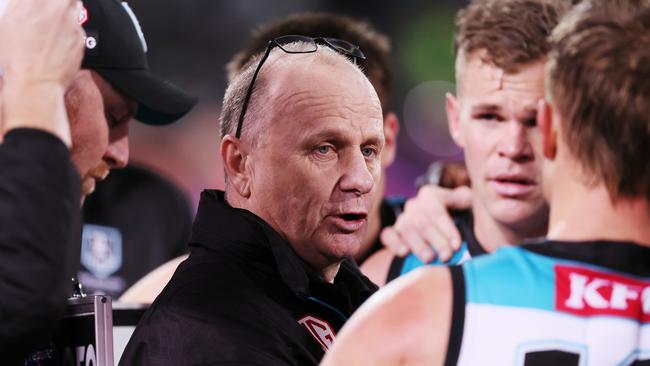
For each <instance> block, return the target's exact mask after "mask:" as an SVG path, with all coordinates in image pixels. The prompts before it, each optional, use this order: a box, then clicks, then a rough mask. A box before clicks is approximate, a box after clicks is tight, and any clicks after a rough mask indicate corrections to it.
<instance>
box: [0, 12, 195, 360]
mask: <svg viewBox="0 0 650 366" xmlns="http://www.w3.org/2000/svg"><path fill="white" fill-rule="evenodd" d="M48 1H49V0H48ZM39 3H41V2H39ZM31 6H32V7H33V9H34V8H35V7H36V6H37V4H32V5H31ZM41 6H42V5H41ZM37 11H40V10H32V12H37ZM76 11H77V12H78V13H77V14H75V16H74V17H72V18H73V19H78V22H79V23H80V24H82V25H83V28H84V30H85V32H86V38H85V56H84V58H83V62H82V69H81V70H79V71H77V72H76V74H74V75H73V76H72V81H71V82H70V83H69V84H68V85H66V86H67V88H66V89H65V96H64V106H65V107H64V108H65V111H66V112H67V115H68V119H69V138H68V139H67V140H65V139H64V141H68V142H69V143H71V147H70V158H71V160H72V162H73V163H74V166H75V167H76V170H77V173H78V174H79V175H80V176H81V191H80V196H81V201H82V202H83V199H84V197H85V196H87V195H88V194H90V193H92V191H93V190H94V187H95V183H96V182H97V181H100V180H103V179H104V178H105V177H106V176H107V175H108V173H109V171H110V169H112V168H121V167H124V166H125V165H126V163H127V161H128V123H129V121H130V120H131V119H132V118H133V117H134V116H135V118H136V119H138V120H140V121H142V122H144V123H148V124H154V125H163V124H167V123H171V122H174V121H175V120H177V119H179V118H180V117H182V116H183V115H184V114H185V113H187V112H188V111H189V110H190V109H191V108H192V106H193V105H194V104H195V102H196V101H195V99H194V98H193V97H191V96H189V95H188V94H186V93H185V92H183V91H181V90H180V89H178V88H177V87H175V86H173V85H171V84H170V83H169V82H167V81H165V80H163V79H160V78H158V77H156V76H155V75H153V74H152V73H151V72H150V71H149V69H148V65H147V60H146V51H147V47H146V42H145V40H144V37H143V34H142V31H141V29H140V26H139V24H138V21H137V19H136V18H135V16H134V14H133V12H132V11H131V9H130V8H129V7H128V5H127V4H126V3H124V2H118V1H116V0H84V1H83V8H82V9H81V10H76ZM21 15H23V17H24V20H25V21H26V22H27V24H28V25H29V24H32V25H33V23H34V22H35V20H37V19H40V18H38V17H35V16H33V15H32V16H29V14H21ZM21 19H22V18H21ZM13 23H14V24H15V23H16V22H15V21H14V22H13ZM37 25H38V26H39V27H40V28H39V29H40V30H41V31H42V32H48V30H47V27H43V24H41V23H39V24H37ZM77 27H78V24H77ZM41 28H42V29H41ZM52 28H54V27H52ZM54 29H55V28H54ZM54 34H56V33H54ZM79 38H82V37H81V36H80V35H79ZM48 39H49V38H48ZM15 44H16V43H15V42H14V43H5V44H4V45H3V49H4V50H5V52H4V53H5V54H9V53H12V52H13V50H12V49H11V46H12V45H15ZM70 57H72V55H70ZM25 60H28V59H27V58H25ZM23 61H24V60H23ZM29 61H31V59H29ZM43 62H45V61H43ZM25 70H26V71H28V72H31V70H29V69H25ZM8 75H9V73H8V72H7V76H8ZM45 76H46V77H50V76H51V75H49V74H46V75H45ZM3 94H5V92H3ZM25 97H26V96H25ZM25 100H27V99H24V100H22V99H21V103H23V104H24V103H25ZM30 103H31V100H30ZM62 113H63V111H62ZM63 137H65V135H63ZM8 143H9V136H8V137H7V139H6V141H5V145H6V144H8ZM24 166H26V165H24ZM35 169H41V170H42V169H45V168H39V167H38V166H35ZM39 172H40V171H39ZM40 173H42V172H40ZM45 173H46V175H51V176H57V175H60V174H63V172H61V171H59V170H58V169H54V168H52V169H50V170H48V171H47V172H45ZM75 179H79V178H75ZM47 182H48V180H45V179H41V180H39V179H32V180H31V181H30V184H31V185H30V186H27V187H25V188H26V189H28V190H29V191H28V192H29V195H34V196H35V198H36V197H39V196H36V192H38V191H39V190H47V191H48V194H49V195H56V194H62V193H61V192H59V191H57V190H56V188H57V187H58V186H53V185H47ZM39 183H40V185H39ZM76 184H78V181H77V183H76ZM33 186H36V188H34V187H33ZM59 188H60V187H59ZM73 188H74V187H73ZM75 192H79V190H78V187H77V189H76V190H75ZM66 197H67V196H66ZM62 198H64V197H62ZM75 200H76V204H75V205H74V206H76V207H75V209H73V211H77V213H76V215H78V214H79V213H78V208H79V194H77V197H76V199H75ZM30 202H31V201H30ZM44 202H48V201H44ZM3 205H4V202H3ZM30 207H31V206H29V204H26V207H24V208H22V210H25V211H29V212H27V214H28V215H26V216H25V217H21V218H22V219H21V220H19V221H16V225H14V226H13V227H12V229H13V230H15V231H17V232H19V234H22V235H23V237H19V238H18V239H19V240H20V241H17V242H16V241H11V240H13V239H14V238H13V237H10V238H9V239H10V240H9V241H7V243H9V244H13V245H14V246H15V245H16V243H20V244H21V245H22V246H24V245H26V244H25V243H27V244H30V245H31V244H33V246H34V248H36V249H34V250H33V251H32V254H31V256H30V255H24V256H22V257H16V256H13V257H9V256H8V255H9V254H14V249H12V248H9V247H7V249H5V248H4V247H3V248H2V249H3V252H2V253H3V256H2V258H11V261H9V260H6V261H3V266H2V268H3V271H4V269H5V266H4V264H5V263H4V262H7V263H6V264H7V265H11V268H15V269H16V270H17V271H18V272H19V273H20V275H21V280H20V281H16V282H10V283H7V288H9V289H13V290H16V288H18V287H20V289H19V290H20V291H15V292H21V293H22V294H25V293H27V294H29V295H30V296H25V297H24V298H11V300H7V299H9V298H10V297H9V296H4V295H3V294H0V298H2V301H3V302H5V303H10V304H11V308H12V309H24V310H25V312H31V311H33V310H27V309H32V308H34V309H37V310H34V311H37V313H36V314H35V315H34V316H32V317H20V318H12V319H14V321H13V322H5V314H4V313H3V314H0V316H2V319H0V324H2V326H6V327H7V333H6V334H8V338H7V339H8V340H7V341H6V342H5V341H4V340H3V341H2V342H1V344H0V346H1V348H2V349H1V350H0V352H2V353H0V360H2V361H3V362H1V363H2V364H3V365H4V364H11V362H4V360H5V359H6V358H11V357H18V358H19V357H20V356H21V355H23V356H24V355H25V354H26V353H28V352H29V351H31V350H35V349H38V348H39V347H45V346H47V339H48V337H49V335H51V331H52V327H53V326H54V324H55V323H56V320H57V319H58V317H59V316H60V314H61V311H62V309H63V306H64V305H65V300H66V298H67V297H68V295H69V293H68V289H69V286H68V285H69V282H68V281H69V280H70V277H71V276H72V275H73V273H75V271H76V269H77V268H76V267H77V266H78V263H79V242H80V237H79V236H80V234H81V230H80V222H79V221H80V220H79V217H78V216H75V215H73V217H72V220H71V222H68V223H69V225H67V224H66V222H65V220H66V219H67V218H68V216H66V211H64V210H59V212H60V214H61V215H62V216H63V217H61V218H59V217H57V214H56V213H55V214H51V215H50V216H48V212H47V211H43V212H40V211H39V210H38V209H37V207H40V206H38V205H36V204H35V205H34V209H31V210H28V209H30ZM68 209H70V208H69V207H68ZM67 213H69V212H67ZM57 220H63V221H64V222H62V223H60V225H58V226H61V227H63V228H65V227H67V226H72V228H71V229H70V230H71V231H70V235H72V236H76V237H75V238H72V239H71V240H69V242H70V243H68V240H64V239H65V237H61V235H58V236H55V235H50V236H48V235H39V234H41V233H43V232H45V231H47V229H48V228H52V227H54V226H55V225H54V223H59V221H57ZM26 228H28V229H26ZM52 230H55V231H56V229H52ZM59 230H61V229H59ZM0 231H1V232H2V234H1V235H11V233H9V232H8V231H5V230H4V229H3V230H0ZM75 234H76V235H75ZM3 244H4V243H3ZM22 246H21V248H22ZM57 247H58V248H59V249H58V250H57V249H56V248H57ZM5 254H6V255H5ZM40 262H44V265H43V267H38V268H37V269H38V271H31V270H29V269H30V268H34V266H35V263H36V264H39V263H40ZM24 283H28V284H29V285H32V284H33V283H41V284H40V285H39V286H37V287H38V288H41V287H47V292H45V293H42V294H41V293H38V292H37V291H36V290H34V289H33V286H32V287H29V286H28V287H25V288H22V286H23V284H24ZM16 330H19V331H20V333H15V334H13V335H12V331H16ZM3 331H4V329H3ZM27 332H31V333H27ZM23 333H25V336H21V334H23ZM34 335H37V336H34ZM14 345H16V347H14ZM5 348H12V352H11V353H8V352H4V351H5ZM12 355H13V356H12ZM18 358H15V359H18Z"/></svg>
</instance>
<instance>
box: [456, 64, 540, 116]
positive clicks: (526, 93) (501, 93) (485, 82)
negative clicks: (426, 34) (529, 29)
mask: <svg viewBox="0 0 650 366" xmlns="http://www.w3.org/2000/svg"><path fill="white" fill-rule="evenodd" d="M545 66H546V60H545V59H543V60H539V61H534V62H531V63H528V64H525V65H522V66H520V67H519V68H518V70H516V71H514V72H506V71H504V70H503V69H501V68H499V67H497V66H495V65H493V64H491V63H489V62H485V61H483V59H482V58H481V57H479V56H470V57H468V58H466V59H464V60H458V62H457V65H456V67H457V68H458V70H457V79H458V85H457V93H458V99H459V101H460V103H461V104H463V105H464V106H465V107H467V106H468V105H475V104H492V105H498V106H501V107H502V108H508V109H513V110H520V109H524V108H531V107H532V108H535V106H536V105H537V102H538V101H539V100H540V99H541V98H543V96H544V75H545Z"/></svg>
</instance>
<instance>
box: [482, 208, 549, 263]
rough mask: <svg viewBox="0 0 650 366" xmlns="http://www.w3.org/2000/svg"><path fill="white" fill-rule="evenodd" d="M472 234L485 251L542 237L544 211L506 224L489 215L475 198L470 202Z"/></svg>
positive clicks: (544, 220) (544, 219)
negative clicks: (518, 221)
mask: <svg viewBox="0 0 650 366" xmlns="http://www.w3.org/2000/svg"><path fill="white" fill-rule="evenodd" d="M472 215H473V219H474V235H475V236H476V240H478V242H479V243H480V244H481V246H482V247H483V249H485V250H486V251H487V252H490V253H491V252H493V251H495V250H497V249H499V248H500V247H502V246H504V245H509V244H519V243H521V242H523V241H524V240H526V239H534V238H538V237H543V236H544V235H545V234H546V228H547V221H546V220H547V217H546V211H544V212H540V214H539V215H538V216H539V217H530V218H528V219H527V220H526V222H520V223H517V224H513V225H506V224H504V223H501V222H499V221H497V220H496V219H494V217H492V216H490V214H489V212H488V211H487V209H486V208H485V207H484V206H483V205H482V204H481V203H479V202H477V199H475V200H474V202H473V203H472Z"/></svg>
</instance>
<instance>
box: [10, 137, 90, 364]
mask: <svg viewBox="0 0 650 366" xmlns="http://www.w3.org/2000/svg"><path fill="white" fill-rule="evenodd" d="M69 155H70V154H69V151H68V149H67V147H66V146H65V145H64V144H63V142H61V140H59V139H58V138H57V137H55V136H54V135H51V134H49V133H47V132H43V131H39V130H33V129H17V130H12V131H11V132H9V133H8V134H7V135H6V136H5V139H4V142H3V143H2V144H0V360H2V362H0V363H1V364H3V365H6V364H9V365H11V364H13V363H15V362H18V360H20V359H22V358H24V357H25V355H26V354H28V353H29V352H31V351H33V350H34V349H35V348H37V347H41V346H43V345H47V342H48V340H49V339H50V337H51V333H52V330H53V328H54V327H55V325H56V322H57V320H58V318H59V316H60V315H61V314H62V313H63V310H64V307H65V301H66V299H67V297H68V296H69V294H70V289H71V285H70V279H69V276H70V274H71V273H70V270H71V269H72V268H74V266H73V265H72V264H71V263H69V262H70V261H72V260H75V259H76V260H77V261H78V257H77V258H74V255H75V253H78V251H77V250H75V249H76V248H75V246H78V243H74V242H73V240H74V239H73V238H75V237H76V234H75V230H78V229H79V223H80V210H79V204H80V179H79V174H78V173H77V171H76V169H75V168H74V165H73V164H72V162H71V160H70V156H69Z"/></svg>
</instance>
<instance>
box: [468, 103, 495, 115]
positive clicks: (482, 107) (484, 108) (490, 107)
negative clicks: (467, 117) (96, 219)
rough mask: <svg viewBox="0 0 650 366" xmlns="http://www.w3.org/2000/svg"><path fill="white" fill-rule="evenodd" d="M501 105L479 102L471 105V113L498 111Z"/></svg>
mask: <svg viewBox="0 0 650 366" xmlns="http://www.w3.org/2000/svg"><path fill="white" fill-rule="evenodd" d="M501 110H502V109H501V106H499V105H496V104H479V105H476V106H474V107H472V113H478V112H481V113H500V112H501Z"/></svg>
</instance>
